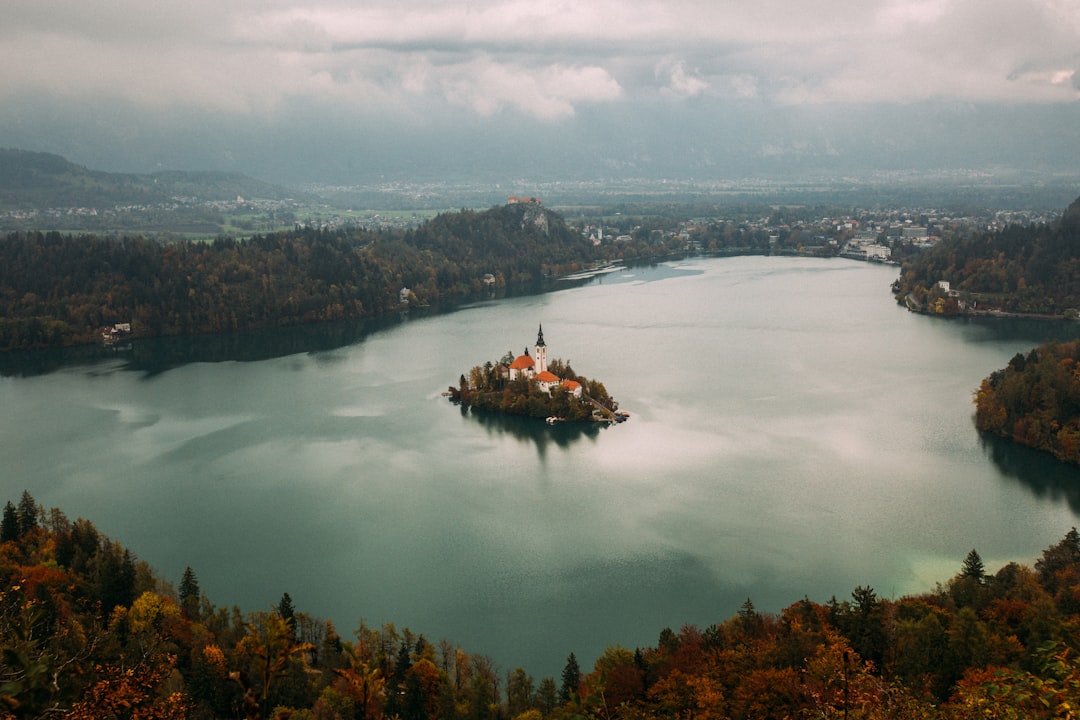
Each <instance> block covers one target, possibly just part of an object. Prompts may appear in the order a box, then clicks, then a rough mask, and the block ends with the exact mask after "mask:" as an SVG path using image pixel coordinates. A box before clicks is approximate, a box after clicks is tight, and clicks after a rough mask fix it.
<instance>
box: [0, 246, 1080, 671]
mask: <svg viewBox="0 0 1080 720" xmlns="http://www.w3.org/2000/svg"><path fill="white" fill-rule="evenodd" d="M896 272H897V271H896V268H894V267H887V266H880V265H867V264H863V263H858V262H855V261H848V260H816V259H809V258H767V257H741V258H725V259H706V258H700V259H689V260H686V261H680V262H671V263H665V264H661V265H657V266H654V267H640V268H628V269H626V270H625V271H623V272H616V273H612V274H609V275H606V276H604V277H602V278H598V279H596V280H593V281H591V282H586V283H579V284H577V286H574V287H568V288H567V289H564V290H560V291H558V292H553V293H548V294H544V295H536V296H529V297H517V298H508V299H500V300H491V301H486V302H479V303H476V304H473V305H468V306H464V307H459V308H456V309H455V310H454V311H452V312H445V313H442V314H439V313H436V312H430V311H429V312H427V313H423V314H422V316H421V314H415V313H414V314H413V315H411V316H409V317H407V318H397V317H395V318H390V319H387V320H384V321H380V322H377V323H373V322H368V323H352V324H338V325H330V326H321V327H308V328H295V329H286V330H280V331H274V332H265V333H257V334H252V335H247V336H231V337H218V338H181V339H175V338H174V339H167V340H158V341H143V342H138V343H136V344H135V345H134V346H133V347H132V349H131V350H127V351H120V352H107V351H105V350H103V349H100V348H92V349H83V350H76V351H68V352H66V353H62V354H45V353H39V354H33V355H18V356H8V357H6V358H0V373H2V374H0V458H2V460H3V468H4V471H3V474H2V475H0V490H2V491H3V493H2V494H3V496H5V497H6V498H7V499H11V500H13V501H17V500H18V497H19V495H20V494H21V493H22V491H23V489H24V488H25V489H28V490H29V491H30V492H31V494H33V495H34V496H35V497H36V498H37V500H38V501H39V502H40V503H42V504H43V505H45V506H46V507H51V506H55V507H59V508H61V509H62V510H64V511H65V512H66V513H67V514H68V515H69V516H70V517H71V518H72V519H74V518H76V517H79V516H81V517H86V518H88V519H90V520H92V521H93V522H94V523H95V524H96V525H97V526H98V528H99V529H100V530H101V531H102V532H104V533H106V534H108V535H109V536H110V537H112V538H114V539H117V540H120V541H121V542H122V543H124V544H125V545H126V546H127V547H129V548H130V549H132V551H133V552H135V553H136V554H137V555H138V556H139V557H140V558H142V559H145V560H147V561H148V562H150V563H151V565H152V566H153V567H155V568H156V569H157V570H158V571H159V572H160V573H161V575H162V576H164V577H165V578H167V579H169V580H170V581H172V582H173V583H174V584H178V583H179V580H180V576H181V574H182V573H183V570H184V568H185V566H189V565H190V566H191V567H192V568H193V569H194V570H195V572H196V574H197V575H198V578H199V582H200V586H201V588H202V591H203V593H204V594H206V595H207V596H208V597H209V598H210V599H211V601H213V602H214V603H215V604H216V605H233V604H237V605H239V606H240V607H241V609H243V610H244V611H253V610H269V609H270V607H271V605H273V604H276V603H277V602H278V601H279V599H280V598H281V596H282V593H284V592H288V593H289V594H290V595H291V597H292V598H293V601H294V603H295V606H296V608H297V610H298V611H303V612H307V613H310V614H312V615H316V616H319V617H324V618H330V619H332V620H333V621H334V623H335V625H336V626H337V628H338V630H339V632H341V634H342V635H344V636H346V637H349V636H351V633H352V631H353V630H354V629H355V628H356V627H357V626H358V624H359V622H360V620H361V619H363V620H364V621H365V622H367V623H368V625H370V626H378V625H381V624H382V623H384V622H393V623H395V624H396V625H397V626H398V627H399V628H401V627H405V626H407V627H409V628H410V629H412V630H413V631H414V632H417V633H423V634H424V635H425V636H426V637H428V638H429V639H430V640H432V641H438V640H439V639H443V638H446V639H448V640H450V641H452V642H454V643H456V644H458V645H460V646H461V647H462V648H463V649H465V650H466V651H467V652H470V653H477V654H485V655H489V656H491V657H492V658H493V659H494V660H495V661H496V663H497V664H498V665H499V666H500V667H501V668H503V669H504V670H509V669H512V668H514V667H517V666H522V667H524V668H526V670H528V671H529V672H530V673H531V674H533V675H534V676H536V677H537V678H539V677H541V676H544V675H551V676H555V677H557V676H558V674H559V672H560V671H561V669H562V666H563V664H564V663H565V660H566V657H567V656H568V655H569V653H570V652H574V653H575V654H576V655H577V657H578V658H579V660H580V661H581V664H582V666H583V668H584V669H586V670H587V669H589V668H591V665H592V662H593V661H594V660H595V658H596V657H597V656H598V655H599V654H600V653H601V652H602V651H603V650H604V648H605V647H606V646H608V645H616V644H619V645H622V646H624V647H628V648H634V647H637V646H645V645H655V643H656V640H657V637H658V636H659V633H660V631H661V630H662V629H663V628H665V627H671V628H673V629H678V628H679V627H681V626H683V625H686V624H695V625H698V626H700V627H705V626H708V625H709V624H712V623H716V622H720V621H723V620H726V619H728V618H730V617H731V616H733V615H734V614H735V613H736V612H737V610H738V609H739V606H740V605H741V604H742V603H743V602H744V601H745V600H746V599H747V598H750V599H751V600H752V601H753V603H754V605H755V607H757V608H758V609H759V610H763V611H769V612H776V611H779V610H781V609H782V608H784V607H786V606H788V605H790V604H792V603H794V602H796V601H798V600H800V599H802V598H803V597H804V596H807V597H809V598H810V599H812V600H816V601H820V602H825V601H828V600H829V599H830V598H831V597H833V596H835V597H837V598H838V599H841V600H842V599H844V598H847V597H850V593H851V591H852V590H853V589H854V588H855V587H856V586H859V585H863V586H872V587H873V588H874V589H875V591H876V592H877V594H878V595H879V596H883V597H890V598H895V597H899V596H901V595H904V594H908V593H917V592H923V591H928V590H932V589H933V587H934V585H935V584H936V583H938V582H946V581H947V580H948V579H949V578H950V577H952V576H953V575H954V574H956V573H957V572H959V569H960V566H961V563H962V562H963V559H964V557H965V555H966V554H967V553H968V551H969V550H971V549H972V548H976V549H977V550H978V551H979V553H980V555H981V556H982V558H983V560H984V562H985V563H986V565H987V568H988V570H989V571H991V572H993V571H996V570H997V569H998V568H999V567H1000V566H1001V565H1003V564H1004V563H1006V562H1008V561H1011V560H1017V561H1022V562H1026V563H1030V562H1033V561H1034V559H1035V558H1036V557H1037V556H1038V555H1039V554H1040V553H1041V552H1042V551H1043V550H1044V549H1045V548H1046V547H1047V546H1048V545H1051V544H1053V543H1056V542H1057V541H1058V540H1060V538H1061V537H1062V536H1063V535H1064V534H1065V533H1066V532H1067V531H1068V530H1069V528H1070V527H1072V526H1073V525H1075V524H1077V513H1078V511H1080V470H1078V469H1076V468H1071V467H1066V466H1063V465H1060V464H1058V463H1057V462H1056V461H1053V460H1050V459H1048V458H1044V457H1043V456H1041V455H1038V454H1035V453H1033V452H1029V451H1024V450H1022V449H1017V448H1013V447H1010V446H1008V445H1004V444H1002V443H988V442H985V441H982V440H981V439H980V437H979V435H978V433H977V432H976V430H975V428H974V425H973V422H972V412H973V405H972V402H971V398H972V393H973V391H974V390H975V389H976V388H977V387H978V384H979V382H980V381H981V379H982V378H983V377H984V376H986V375H988V374H989V373H990V372H991V371H993V370H996V369H998V368H1001V367H1003V366H1004V365H1005V364H1006V363H1007V362H1008V360H1009V359H1010V358H1011V357H1012V356H1013V355H1014V354H1015V353H1017V352H1025V353H1026V352H1027V351H1028V350H1030V349H1031V348H1032V347H1033V346H1034V345H1036V344H1038V343H1039V342H1042V341H1043V340H1045V339H1048V338H1049V337H1068V336H1069V334H1070V333H1072V334H1077V331H1080V326H1078V325H1072V324H1065V323H1049V322H1031V321H1028V322H1022V321H1015V320H997V321H993V320H982V321H975V320H969V321H962V320H959V321H946V320H940V319H935V318H929V317H923V316H917V315H913V314H910V313H908V312H906V311H905V310H903V309H902V308H900V307H899V306H898V305H897V304H896V303H895V301H894V300H893V297H892V295H891V294H890V292H889V284H890V283H891V282H892V280H893V279H894V278H895V276H896ZM540 323H543V328H544V338H545V340H546V342H547V346H548V354H549V357H551V358H562V359H564V360H569V361H570V362H571V363H572V365H573V367H574V368H575V370H576V371H577V372H578V373H579V374H583V375H586V376H589V377H591V378H596V379H599V380H601V381H603V383H604V384H605V385H606V387H607V389H608V390H609V391H610V392H611V394H612V395H613V396H614V397H615V398H616V399H617V400H618V401H619V403H620V405H621V407H622V409H624V410H628V411H629V412H630V413H631V414H632V417H631V419H630V421H629V422H627V423H624V424H622V425H618V426H614V427H598V426H591V425H590V426H587V427H585V428H580V427H573V426H554V427H550V426H547V425H545V424H544V423H543V422H538V421H527V420H522V419H515V418H503V417H499V416H490V415H488V416H484V415H476V414H472V413H469V412H463V410H462V409H461V408H459V407H457V406H455V405H453V404H451V403H450V402H448V401H447V399H446V398H445V397H443V396H442V392H444V391H445V390H446V389H447V387H448V386H449V385H452V384H453V385H456V384H457V379H458V377H459V375H460V374H462V373H467V372H468V370H469V368H471V367H472V366H474V365H478V364H482V363H483V362H484V361H486V360H497V359H498V358H500V357H501V356H502V355H503V354H504V353H506V352H507V351H508V350H510V351H513V352H514V353H515V354H519V353H521V352H522V350H523V349H524V348H525V347H526V346H529V347H530V348H531V346H532V344H533V343H534V342H535V340H536V333H537V327H538V325H539V324H540Z"/></svg>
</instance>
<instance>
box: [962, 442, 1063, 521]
mask: <svg viewBox="0 0 1080 720" xmlns="http://www.w3.org/2000/svg"><path fill="white" fill-rule="evenodd" d="M980 442H981V444H982V446H983V449H984V450H985V451H986V453H987V455H988V456H989V457H990V459H991V460H992V461H993V462H994V464H995V465H997V467H998V469H999V470H1000V471H1001V474H1002V475H1005V476H1006V477H1010V478H1015V479H1016V480H1019V481H1020V482H1021V484H1022V485H1023V486H1024V487H1026V488H1027V489H1028V490H1030V491H1031V492H1032V493H1033V494H1034V495H1035V496H1036V497H1038V498H1040V499H1044V500H1052V501H1056V502H1060V501H1062V500H1064V501H1065V502H1067V503H1068V504H1069V507H1070V508H1072V510H1073V512H1075V513H1078V514H1080V467H1077V466H1075V465H1070V464H1068V463H1064V462H1061V461H1060V460H1058V459H1057V458H1055V457H1053V456H1052V455H1050V454H1049V453H1045V452H1042V451H1039V450H1033V449H1032V448H1029V447H1024V446H1023V445H1019V444H1017V443H1014V442H1010V441H1009V440H1006V439H1004V438H1001V437H998V436H996V435H990V434H987V433H981V434H980Z"/></svg>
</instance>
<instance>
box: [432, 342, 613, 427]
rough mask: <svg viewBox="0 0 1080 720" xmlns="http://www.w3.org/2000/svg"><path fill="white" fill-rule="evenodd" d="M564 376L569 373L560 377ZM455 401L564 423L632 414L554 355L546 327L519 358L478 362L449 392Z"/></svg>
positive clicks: (508, 356)
mask: <svg viewBox="0 0 1080 720" xmlns="http://www.w3.org/2000/svg"><path fill="white" fill-rule="evenodd" d="M560 375H562V376H564V377H560ZM445 394H446V395H447V396H449V397H450V400H451V402H455V403H460V404H461V405H462V406H463V407H465V408H469V409H475V410H480V411H491V412H498V413H504V414H507V415H526V416H528V417H534V418H547V421H548V423H550V424H555V423H559V422H582V421H592V422H608V423H613V422H614V423H617V422H623V421H624V420H626V419H627V418H628V417H629V414H628V413H626V412H620V411H619V404H618V403H617V402H615V399H614V398H612V397H611V395H609V394H608V391H607V388H605V387H604V384H603V383H602V382H600V381H598V380H596V379H595V378H592V379H586V378H585V377H584V376H580V375H578V374H576V373H575V372H574V371H573V370H572V369H571V368H570V365H569V364H567V363H566V362H564V361H563V360H561V359H559V358H549V357H548V346H547V343H546V342H544V327H543V326H542V325H541V326H540V328H539V330H538V331H537V333H536V344H535V345H534V346H532V347H531V348H530V347H526V348H525V350H524V351H523V352H522V353H521V354H520V355H518V356H517V357H514V354H513V352H508V353H506V355H504V356H503V357H502V359H500V360H499V361H498V362H487V363H484V364H483V365H477V366H476V367H474V368H472V369H471V370H469V372H468V373H466V374H463V375H462V376H461V382H460V384H459V386H458V387H456V388H455V387H453V386H451V387H449V388H447V392H446V393H445Z"/></svg>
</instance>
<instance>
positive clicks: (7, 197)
mask: <svg viewBox="0 0 1080 720" xmlns="http://www.w3.org/2000/svg"><path fill="white" fill-rule="evenodd" d="M300 195H301V193H299V192H297V191H294V190H289V189H286V188H283V187H280V186H278V185H272V184H270V183H265V182H262V181H260V180H255V179H254V178H250V177H248V176H246V175H241V174H239V173H225V172H177V171H169V172H156V173H151V174H146V175H138V174H128V173H108V172H101V171H99V170H90V169H87V168H85V167H83V166H81V165H76V164H74V163H71V162H69V161H67V160H66V159H64V158H62V157H60V156H59V155H53V154H50V153H41V152H30V151H26V150H16V149H10V148H0V210H44V209H47V208H57V207H112V206H116V205H124V204H132V205H152V204H158V203H164V202H170V201H174V200H176V199H177V198H183V199H184V200H185V201H187V202H213V201H227V200H232V201H235V200H236V199H237V197H238V196H240V197H244V198H246V199H259V200H285V199H288V198H297V197H298V196H300Z"/></svg>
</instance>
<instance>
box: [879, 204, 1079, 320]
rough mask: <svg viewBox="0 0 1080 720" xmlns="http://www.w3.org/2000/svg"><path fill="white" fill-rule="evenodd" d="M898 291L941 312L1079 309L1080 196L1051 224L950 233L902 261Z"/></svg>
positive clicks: (917, 306)
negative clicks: (957, 234) (962, 233)
mask: <svg viewBox="0 0 1080 720" xmlns="http://www.w3.org/2000/svg"><path fill="white" fill-rule="evenodd" d="M943 281H944V282H946V283H948V284H949V287H948V289H946V288H945V287H943V286H942V285H941V283H942V282H943ZM895 290H896V293H897V299H898V300H899V301H900V302H904V303H907V304H908V306H909V307H910V308H912V309H914V310H920V311H925V312H932V313H938V314H943V315H958V314H965V313H967V314H971V313H988V312H1008V313H1031V314H1039V315H1050V316H1064V315H1067V314H1068V315H1075V314H1076V311H1077V310H1078V309H1080V198H1078V199H1077V200H1076V201H1075V202H1073V203H1072V204H1071V205H1070V206H1069V207H1068V209H1067V210H1066V211H1065V213H1064V214H1063V216H1062V218H1061V219H1060V220H1059V221H1058V222H1057V223H1054V224H1043V225H1036V226H1021V225H1010V226H1008V227H1005V228H1003V229H1001V230H996V231H984V232H977V233H973V234H971V235H969V236H965V237H949V238H945V239H943V240H942V241H941V242H939V243H938V244H937V245H935V246H934V247H933V248H930V249H928V250H926V251H925V252H922V253H920V254H918V255H917V256H915V257H914V259H912V260H910V261H909V262H907V263H905V264H904V266H903V268H902V269H901V273H900V278H899V280H897V284H896V286H895Z"/></svg>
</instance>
